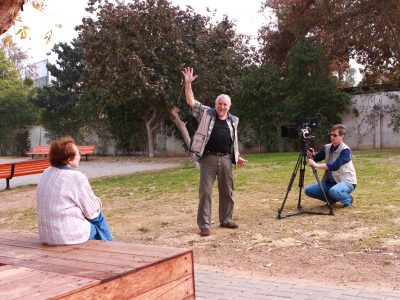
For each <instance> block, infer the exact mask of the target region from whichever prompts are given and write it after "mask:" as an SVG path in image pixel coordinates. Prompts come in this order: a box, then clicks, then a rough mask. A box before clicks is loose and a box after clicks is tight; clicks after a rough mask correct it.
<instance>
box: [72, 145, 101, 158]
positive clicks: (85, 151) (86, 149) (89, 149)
mask: <svg viewBox="0 0 400 300" xmlns="http://www.w3.org/2000/svg"><path fill="white" fill-rule="evenodd" d="M76 147H77V148H78V150H79V152H80V153H81V155H85V156H86V160H88V155H93V153H94V149H96V146H81V145H77V146H76Z"/></svg>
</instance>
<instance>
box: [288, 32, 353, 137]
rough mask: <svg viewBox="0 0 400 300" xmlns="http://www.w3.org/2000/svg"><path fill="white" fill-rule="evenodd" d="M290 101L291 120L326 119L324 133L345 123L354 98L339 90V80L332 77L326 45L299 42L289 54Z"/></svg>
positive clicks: (305, 41)
mask: <svg viewBox="0 0 400 300" xmlns="http://www.w3.org/2000/svg"><path fill="white" fill-rule="evenodd" d="M288 71H289V75H288V101H289V107H290V114H289V116H290V119H291V120H292V121H294V122H295V121H298V120H300V119H302V118H309V117H314V116H316V115H317V114H320V115H321V116H322V120H323V126H322V129H323V130H321V131H320V133H322V132H323V131H325V130H327V129H329V128H330V127H331V125H333V124H335V123H338V122H340V121H341V115H342V114H343V113H344V112H346V111H348V110H349V109H350V104H351V103H350V96H349V95H347V94H346V93H344V92H340V91H338V89H337V79H336V78H335V77H334V76H332V75H331V74H330V70H329V61H328V59H327V57H326V56H325V51H324V48H323V46H321V45H319V44H316V43H314V42H313V41H312V40H310V39H299V40H297V41H296V42H295V44H294V46H293V48H292V49H291V50H290V52H289V66H288Z"/></svg>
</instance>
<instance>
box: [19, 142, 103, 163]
mask: <svg viewBox="0 0 400 300" xmlns="http://www.w3.org/2000/svg"><path fill="white" fill-rule="evenodd" d="M76 147H77V148H78V150H79V152H80V154H81V155H85V158H86V160H88V155H93V154H94V150H95V149H96V146H81V145H76ZM49 151H50V147H49V146H35V147H34V148H33V151H32V152H27V153H26V155H32V158H34V156H35V155H44V156H47V155H48V154H49Z"/></svg>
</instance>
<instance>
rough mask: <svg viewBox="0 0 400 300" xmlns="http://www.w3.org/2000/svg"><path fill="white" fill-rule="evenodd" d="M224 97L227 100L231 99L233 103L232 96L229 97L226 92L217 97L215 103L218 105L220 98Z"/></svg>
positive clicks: (230, 102)
mask: <svg viewBox="0 0 400 300" xmlns="http://www.w3.org/2000/svg"><path fill="white" fill-rule="evenodd" d="M222 98H225V99H227V100H228V101H229V104H232V101H231V97H229V96H228V95H226V94H221V95H219V96H218V97H217V99H215V105H217V103H218V101H219V100H220V99H222Z"/></svg>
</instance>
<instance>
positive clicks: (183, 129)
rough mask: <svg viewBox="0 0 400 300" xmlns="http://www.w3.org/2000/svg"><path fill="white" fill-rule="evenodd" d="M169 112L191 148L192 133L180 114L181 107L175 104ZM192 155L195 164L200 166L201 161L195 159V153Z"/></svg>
mask: <svg viewBox="0 0 400 300" xmlns="http://www.w3.org/2000/svg"><path fill="white" fill-rule="evenodd" d="M168 113H169V117H170V118H171V121H172V123H174V124H175V125H176V127H177V128H178V129H179V132H180V133H181V134H182V137H183V140H184V142H185V144H186V146H187V147H188V148H189V146H190V135H189V132H188V130H187V128H186V124H185V122H183V121H182V120H181V117H180V116H179V108H178V107H176V106H174V107H172V108H171V109H170V110H169V111H168ZM190 156H191V157H192V161H193V164H194V165H195V166H196V168H199V163H198V162H196V161H195V155H194V153H190Z"/></svg>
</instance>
